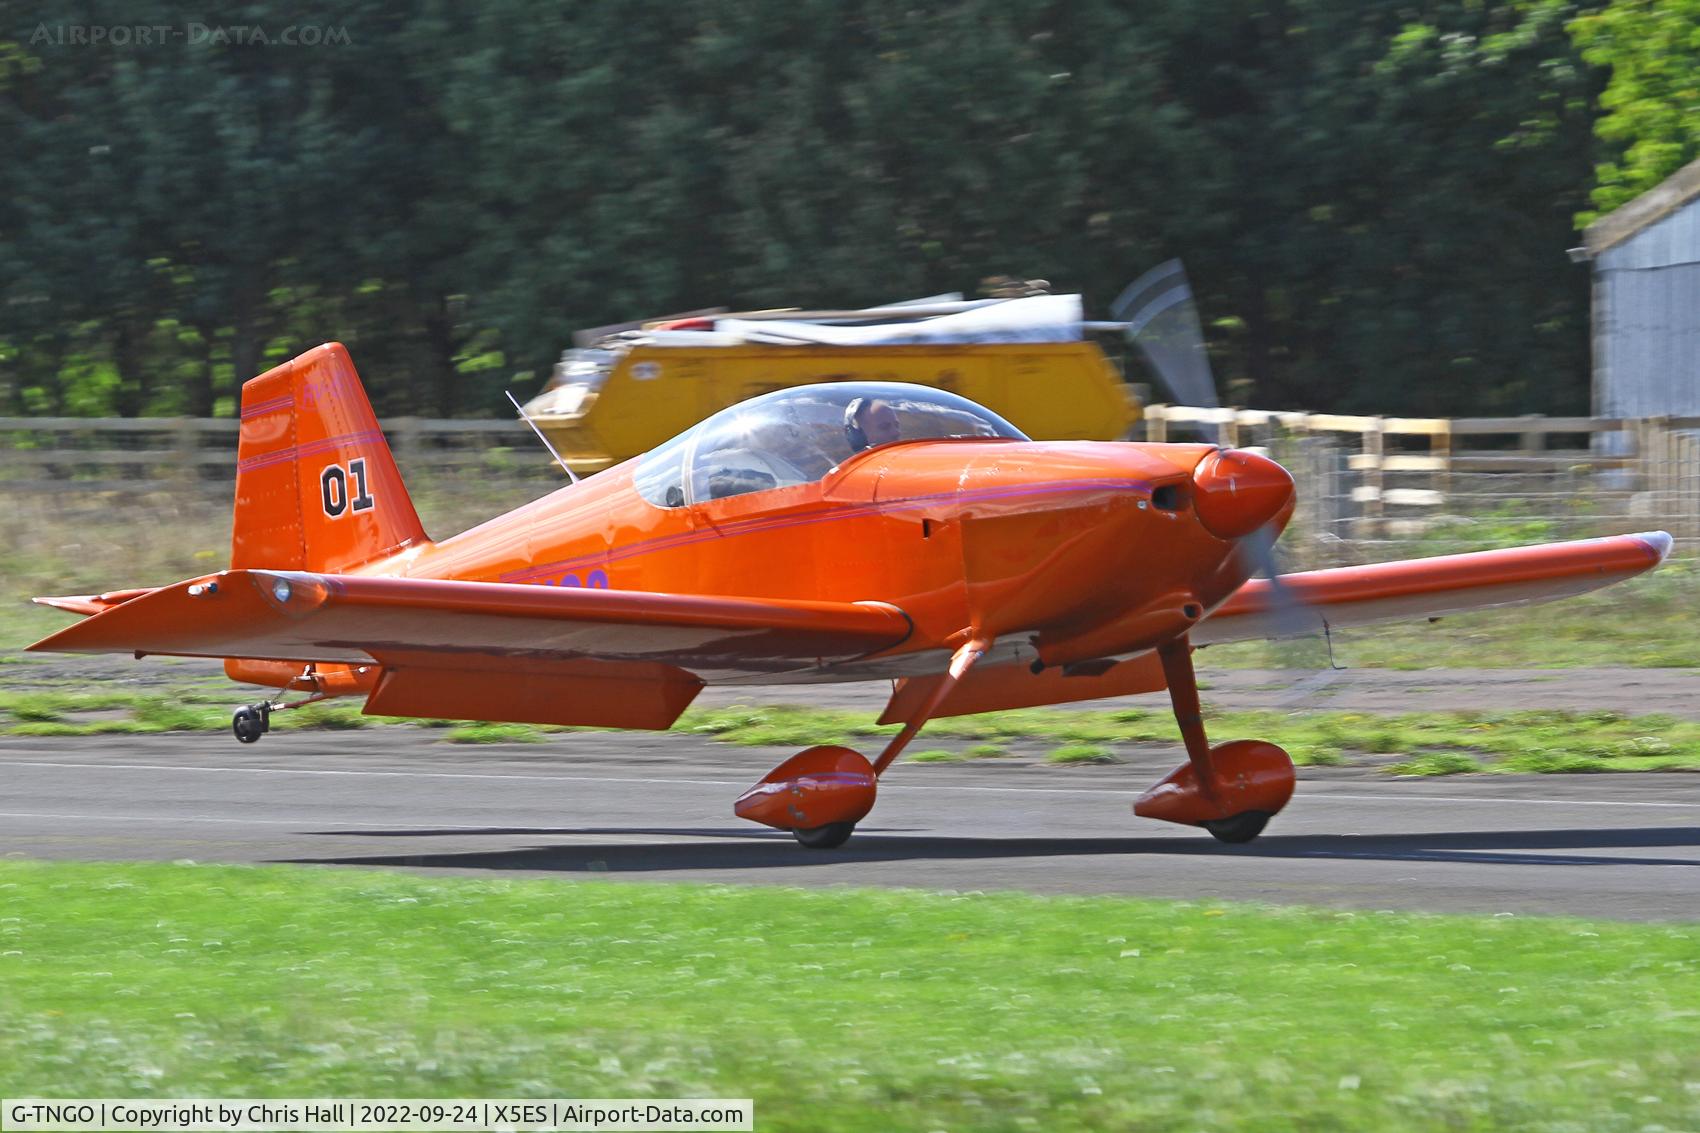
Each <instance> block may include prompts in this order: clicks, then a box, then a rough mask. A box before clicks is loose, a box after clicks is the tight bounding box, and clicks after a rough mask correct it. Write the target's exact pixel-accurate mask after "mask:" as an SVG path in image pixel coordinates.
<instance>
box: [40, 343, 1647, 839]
mask: <svg viewBox="0 0 1700 1133" xmlns="http://www.w3.org/2000/svg"><path fill="white" fill-rule="evenodd" d="M235 508H236V511H235V526H234V535H233V538H232V547H231V559H230V569H228V570H223V571H219V572H217V573H215V574H208V575H204V576H202V577H199V578H192V579H189V580H187V581H184V582H179V583H176V584H174V585H170V586H162V587H158V588H152V589H138V590H119V591H114V592H111V593H107V594H101V595H92V596H80V597H64V598H39V599H37V601H39V602H43V603H45V604H47V605H50V606H56V607H58V608H60V609H63V610H68V611H71V612H74V613H78V614H84V615H88V616H87V617H86V618H85V619H84V620H83V621H81V622H78V623H76V624H74V625H72V626H70V627H68V628H66V629H64V630H62V631H60V632H58V633H56V634H54V635H52V636H51V637H48V638H46V639H44V640H42V641H39V642H37V643H36V644H35V645H33V646H31V648H32V649H37V650H54V651H61V652H70V653H117V652H124V653H134V654H135V655H136V656H137V657H142V656H145V655H147V654H152V653H160V654H169V655H177V656H194V657H218V658H224V659H225V672H226V673H227V674H228V675H229V676H230V677H231V678H232V679H234V680H237V681H242V682H247V683H251V684H260V685H268V686H272V687H275V688H278V689H285V690H292V691H296V692H299V693H304V694H306V695H305V698H304V699H301V700H298V701H296V702H295V703H293V704H285V703H280V702H271V701H267V702H262V703H259V704H253V705H248V706H246V707H244V708H241V709H239V710H237V712H236V714H235V718H234V721H233V729H234V731H235V733H236V736H237V738H238V739H240V740H242V741H243V742H246V743H251V742H253V741H254V740H257V739H258V738H259V737H260V735H261V734H262V733H264V732H265V731H266V730H267V727H268V722H269V717H270V714H271V713H272V712H275V711H278V710H280V709H285V708H292V707H296V706H297V705H299V704H306V703H311V702H313V701H317V700H321V699H324V698H327V697H335V696H347V695H356V694H357V695H362V696H364V697H365V698H366V703H365V711H367V712H371V713H375V714H380V715H388V716H415V717H418V716H425V717H456V718H463V719H478V720H511V721H523V722H530V723H540V724H579V725H596V726H605V727H618V728H655V729H664V728H667V727H669V726H670V725H671V724H672V723H673V722H674V720H676V719H677V718H678V717H679V715H680V713H682V712H683V711H684V710H685V708H686V706H687V705H689V704H690V703H691V701H692V699H693V698H694V697H695V696H696V695H697V693H698V692H699V691H700V690H701V689H702V688H703V687H704V685H706V684H727V685H737V684H770V683H777V682H791V683H809V682H833V681H861V680H875V679H882V680H890V681H892V682H893V691H892V696H891V700H890V702H889V703H888V704H887V706H886V709H885V712H884V714H883V715H882V716H881V717H880V719H881V722H882V723H901V724H902V725H903V726H902V728H901V730H900V731H898V732H897V734H896V735H895V736H894V737H892V739H891V741H890V742H889V743H887V744H886V745H885V748H884V750H882V751H881V752H880V753H879V754H878V755H877V756H876V757H875V758H874V759H872V760H869V759H867V758H866V757H864V756H863V755H861V754H859V753H857V752H855V751H852V750H850V749H849V748H845V747H838V746H818V747H811V748H809V749H807V750H805V751H803V752H801V753H799V754H797V755H795V756H793V757H792V758H790V759H788V760H786V761H785V762H784V763H782V764H780V765H779V766H778V767H776V768H774V769H773V771H772V772H771V773H769V774H768V775H767V777H766V778H764V779H763V780H762V781H761V782H759V783H757V784H756V785H755V786H753V787H751V788H750V790H748V791H746V792H745V793H744V794H743V795H742V796H741V797H740V798H738V799H737V801H736V803H735V804H734V810H735V812H736V813H737V814H738V815H739V816H741V817H743V818H747V819H751V820H753V821H755V822H759V823H764V824H766V825H768V826H772V827H777V828H779V829H784V830H790V831H792V832H793V833H794V834H795V836H796V838H797V840H798V841H799V842H801V843H802V844H803V845H804V846H808V847H814V848H827V847H833V846H838V845H841V844H842V843H843V842H844V841H845V839H847V838H848V837H849V836H850V833H851V831H852V830H853V829H854V827H855V825H856V823H857V822H858V821H860V820H861V819H862V818H863V817H864V816H865V815H867V814H868V812H869V811H870V810H871V809H872V807H873V805H874V799H875V795H876V792H877V789H878V783H879V779H880V776H881V775H882V774H883V773H884V772H885V771H886V770H887V769H888V768H889V767H890V766H891V763H892V761H893V760H894V759H895V758H896V757H897V755H898V753H899V752H901V751H902V750H903V748H904V746H905V745H906V744H908V743H909V741H910V740H912V739H913V738H914V737H915V734H916V732H917V731H919V730H920V728H921V726H922V725H923V724H925V723H926V722H927V721H928V720H929V719H932V718H933V717H937V716H951V715H961V714H966V713H973V712H984V711H988V710H991V709H1004V708H1019V707H1026V706H1030V705H1040V704H1057V703H1063V702H1069V701H1079V700H1087V699H1092V698H1095V697H1106V696H1122V695H1126V694H1129V693H1137V692H1152V691H1157V690H1160V689H1163V688H1165V687H1166V688H1167V689H1168V690H1169V693H1170V696H1171V698H1172V700H1173V704H1174V710H1175V717H1176V719H1177V721H1178V722H1179V725H1180V732H1181V736H1182V738H1183V739H1184V741H1185V744H1186V754H1187V762H1185V763H1184V764H1182V765H1181V766H1180V767H1179V768H1177V769H1176V770H1175V771H1174V773H1172V774H1171V775H1169V776H1168V777H1167V778H1165V779H1164V780H1163V781H1162V782H1160V783H1158V784H1156V785H1155V786H1153V787H1152V788H1151V789H1150V790H1148V791H1146V792H1145V793H1144V794H1143V795H1142V796H1140V798H1139V799H1138V800H1137V801H1136V802H1135V803H1134V807H1133V809H1134V813H1135V814H1139V815H1143V816H1146V817H1150V818H1161V819H1167V820H1169V821H1171V822H1180V823H1186V824H1189V825H1193V826H1201V827H1203V828H1204V829H1205V830H1208V831H1209V832H1210V833H1211V834H1213V835H1215V836H1216V837H1217V838H1219V839H1221V840H1223V841H1226V842H1245V841H1249V840H1250V839H1252V838H1254V837H1256V836H1257V835H1258V833H1260V832H1261V831H1262V829H1263V827H1264V824H1265V823H1266V822H1267V821H1268V820H1269V818H1270V817H1271V816H1273V815H1274V814H1275V813H1276V812H1278V811H1280V810H1281V808H1282V807H1283V806H1285V805H1286V803H1287V800H1288V799H1289V798H1290V797H1291V795H1292V793H1293V764H1292V761H1291V760H1290V759H1289V758H1288V757H1287V754H1286V752H1284V751H1282V750H1281V748H1279V747H1277V746H1276V745H1274V744H1271V743H1265V742H1262V741H1259V740H1234V741H1232V742H1229V743H1223V744H1217V745H1215V746H1212V745H1211V744H1210V742H1209V740H1208V739H1207V738H1206V735H1205V730H1204V724H1203V721H1202V719H1201V717H1200V709H1199V701H1198V684H1197V681H1196V680H1195V678H1194V676H1193V666H1192V651H1193V649H1194V648H1196V647H1198V646H1201V645H1209V644H1214V643H1217V642H1225V641H1239V640H1246V639H1251V638H1262V637H1271V636H1286V635H1290V634H1292V633H1295V632H1323V631H1324V630H1326V629H1327V628H1328V627H1337V626H1342V625H1353V624H1358V623H1362V622H1368V621H1375V620H1380V619H1387V618H1418V617H1434V616H1438V615H1441V614H1451V613H1456V612H1459V611H1463V610H1471V609H1477V608H1482V607H1487V606H1504V605H1515V604H1521V603H1529V602H1540V601H1546V600H1549V599H1553V598H1559V597H1564V596H1566V595H1571V594H1580V593H1583V592H1585V591H1589V590H1593V589H1596V588H1598V587H1601V586H1606V585H1608V584H1610V583H1613V582H1617V581H1619V580H1621V579H1625V578H1628V577H1630V576H1632V575H1635V574H1639V573H1641V572H1642V571H1645V570H1649V569H1651V568H1652V567H1654V566H1656V565H1657V564H1658V563H1659V562H1660V561H1661V560H1662V559H1663V558H1664V557H1665V555H1666V554H1668V553H1669V550H1670V545H1671V540H1670V536H1669V535H1667V534H1665V533H1663V532H1651V533H1646V534H1639V535H1622V536H1616V537H1613V538H1607V539H1592V540H1584V541H1578V542H1569V543H1553V544H1547V545H1544V546H1537V547H1523V548H1517V549H1514V550H1506V551H1488V552H1483V553H1477V554H1466V555H1451V556H1446V557H1443V558H1430V559H1417V560H1409V561H1405V562H1394V563H1382V564H1378V565H1374V566H1360V567H1346V568H1343V569H1337V570H1320V571H1312V572H1309V573H1304V574H1293V575H1286V576H1282V577H1280V578H1276V577H1262V578H1260V577H1253V576H1254V575H1255V574H1257V573H1258V569H1259V564H1260V563H1263V562H1265V561H1266V560H1267V552H1268V546H1269V544H1270V543H1272V542H1273V540H1274V538H1275V537H1276V536H1277V535H1279V533H1280V531H1281V529H1282V527H1283V526H1284V525H1285V524H1286V522H1287V519H1288V517H1289V516H1290V515H1291V513H1292V509H1293V481H1292V478H1291V477H1290V476H1289V475H1288V474H1287V472H1286V471H1285V470H1284V469H1283V468H1281V467H1280V465H1278V464H1276V463H1274V462H1273V461H1271V460H1269V459H1267V458H1265V457H1262V456H1259V455H1256V454H1254V453H1250V452H1245V451H1239V450H1232V449H1222V448H1218V447H1216V446H1213V445H1204V444H1139V443H1127V442H1050V443H1036V442H1033V441H1029V440H1028V439H1027V438H1026V437H1024V436H1022V434H1021V433H1020V432H1019V431H1018V430H1016V429H1015V428H1014V426H1012V425H1010V424H1009V423H1008V422H1006V421H1004V420H1002V419H1001V418H999V417H998V416H996V415H995V414H993V413H991V412H989V411H988V410H986V409H983V408H981V407H980V406H978V405H975V404H974V403H972V402H970V401H967V400H965V399H963V398H960V397H957V396H955V395H953V394H951V393H948V392H946V391H943V390H939V389H932V388H925V387H921V386H913V385H902V384H897V383H879V382H858V383H842V384H825V385H812V386H801V387H797V388H792V389H785V390H780V391H778V392H774V393H770V394H766V395H763V396H761V397H757V398H755V399H753V400H750V401H746V402H744V403H743V404H741V405H736V406H733V407H732V408H730V409H726V410H724V411H722V412H720V413H717V414H715V415H714V416H712V417H710V418H708V419H707V420H705V421H703V422H701V423H700V424H698V425H696V426H694V427H693V428H691V429H689V430H687V431H686V432H684V433H683V434H681V435H680V436H678V437H676V438H674V439H673V440H671V441H669V442H668V443H666V444H664V445H662V446H661V447H659V448H657V449H655V450H653V451H651V452H649V453H647V454H645V455H643V456H641V457H638V458H636V459H634V460H631V461H628V462H626V463H625V464H622V465H619V466H618V467H615V468H612V469H610V470H608V471H606V472H603V473H601V474H599V475H597V476H596V477H594V478H593V479H589V480H586V481H583V482H581V483H576V484H573V485H571V486H568V487H564V488H561V489H560V490H558V491H555V492H553V493H551V494H550V495H547V496H545V497H543V498H542V499H540V500H536V501H534V502H533V503H530V504H527V505H525V506H524V507H520V508H517V509H515V510H514V511H511V512H509V513H507V514H505V515H502V516H498V517H497V518H495V519H492V520H490V521H489V522H487V523H483V524H481V525H479V526H477V527H474V528H472V529H471V530H469V531H464V532H462V533H461V534H459V535H456V536H454V537H452V538H449V539H444V540H442V541H441V542H433V541H432V540H430V539H428V538H427V537H426V535H425V532H424V530H423V529H422V528H421V527H420V524H419V519H418V516H417V515H416V514H415V512H414V509H413V505H412V503H411V502H410V501H409V499H408V495H407V491H406V489H405V488H404V487H403V485H402V479H401V475H400V473H399V471H398V470H397V468H396V465H395V462H394V460H393V459H392V458H391V456H390V450H389V446H388V445H387V444H386V443H385V440H384V434H383V433H382V432H381V431H380V430H379V427H378V422H377V419H376V418H375V417H374V416H373V413H372V409H371V406H370V404H369V403H368V401H367V399H366V395H365V393H364V391H363V390H362V388H361V385H360V381H359V378H358V377H357V376H356V375H355V371H354V366H353V364H352V363H351V362H350V360H349V357H348V354H347V352H346V351H345V350H344V349H343V348H342V347H341V346H340V345H337V344H334V343H333V344H330V345H326V346H320V347H318V348H316V349H314V350H310V351H308V352H307V353H305V354H303V355H301V356H300V357H299V358H296V359H294V360H293V361H291V362H287V363H285V364H284V365H281V366H279V367H277V368H276V369H273V370H271V371H269V372H267V373H265V374H262V375H260V376H259V377H257V378H254V379H253V380H252V381H249V382H248V383H246V384H245V385H244V386H243V389H242V422H241V440H240V448H239V451H238V457H237V471H236V505H235Z"/></svg>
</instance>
